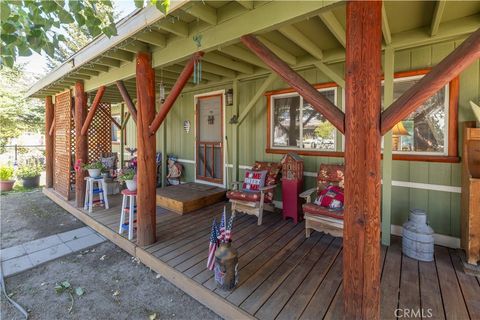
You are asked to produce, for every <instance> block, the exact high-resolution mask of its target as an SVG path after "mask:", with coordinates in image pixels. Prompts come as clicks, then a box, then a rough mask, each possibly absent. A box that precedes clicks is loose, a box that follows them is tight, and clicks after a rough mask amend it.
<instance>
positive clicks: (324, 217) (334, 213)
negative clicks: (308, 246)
mask: <svg viewBox="0 0 480 320" xmlns="http://www.w3.org/2000/svg"><path fill="white" fill-rule="evenodd" d="M344 172H345V168H344V166H343V165H339V164H321V165H320V168H319V170H318V173H317V187H316V188H312V189H309V190H307V191H304V192H302V193H301V194H300V197H301V198H304V199H305V204H304V205H303V206H302V207H303V213H304V218H305V233H306V237H307V238H308V237H310V233H311V231H312V229H313V230H316V231H319V232H325V233H328V234H331V235H332V236H334V237H342V236H343V210H332V209H328V208H325V207H322V206H319V205H317V204H315V203H313V202H312V195H314V196H315V198H314V199H313V200H315V199H316V198H317V197H318V196H319V194H320V192H321V191H322V190H323V189H325V188H326V187H328V186H329V185H336V186H339V187H342V188H343V184H344Z"/></svg>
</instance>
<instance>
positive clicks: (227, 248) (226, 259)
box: [215, 242, 238, 290]
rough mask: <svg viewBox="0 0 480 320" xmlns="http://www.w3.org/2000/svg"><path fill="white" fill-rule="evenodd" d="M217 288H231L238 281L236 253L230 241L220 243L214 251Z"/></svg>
mask: <svg viewBox="0 0 480 320" xmlns="http://www.w3.org/2000/svg"><path fill="white" fill-rule="evenodd" d="M215 282H216V283H217V288H220V289H222V290H232V289H233V288H235V286H236V285H237V283H238V254H237V250H236V249H235V248H233V247H232V243H231V242H227V243H221V244H220V246H219V247H218V249H217V250H216V252H215Z"/></svg>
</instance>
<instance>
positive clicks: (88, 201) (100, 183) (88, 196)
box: [83, 177, 109, 213]
mask: <svg viewBox="0 0 480 320" xmlns="http://www.w3.org/2000/svg"><path fill="white" fill-rule="evenodd" d="M85 180H86V181H87V184H86V186H85V203H84V206H83V209H84V210H87V209H88V212H90V213H91V212H92V210H93V204H94V203H97V202H98V203H100V205H102V206H105V209H108V208H109V206H108V196H107V192H106V190H107V185H106V184H105V179H103V178H102V177H98V178H92V177H86V178H85ZM95 183H96V184H97V188H95V187H94V185H95ZM96 194H98V199H97V200H93V196H94V195H96Z"/></svg>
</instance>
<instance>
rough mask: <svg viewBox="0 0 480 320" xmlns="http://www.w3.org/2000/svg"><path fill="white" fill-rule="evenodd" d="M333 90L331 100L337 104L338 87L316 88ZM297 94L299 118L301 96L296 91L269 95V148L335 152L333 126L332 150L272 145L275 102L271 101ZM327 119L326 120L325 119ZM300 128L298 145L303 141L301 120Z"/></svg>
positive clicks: (334, 131) (301, 102) (335, 141)
mask: <svg viewBox="0 0 480 320" xmlns="http://www.w3.org/2000/svg"><path fill="white" fill-rule="evenodd" d="M331 90H333V100H334V101H335V104H338V96H337V95H338V87H329V88H320V89H317V91H318V92H324V91H331ZM295 96H299V97H300V115H299V118H300V119H303V97H302V96H301V95H300V94H298V92H289V93H280V94H272V95H271V96H270V106H271V107H270V128H269V130H270V148H271V149H274V150H297V151H314V152H336V151H337V134H338V130H337V129H336V128H335V129H334V130H333V141H334V148H333V149H332V150H328V149H311V148H301V147H283V146H275V145H274V138H275V135H274V119H273V116H274V108H275V104H274V103H273V101H274V99H275V98H288V97H295ZM327 121H328V120H327ZM299 126H300V128H299V131H300V137H299V138H300V145H302V142H303V121H300V124H299ZM342 140H344V139H342Z"/></svg>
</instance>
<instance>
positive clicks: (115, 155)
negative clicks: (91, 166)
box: [99, 152, 118, 174]
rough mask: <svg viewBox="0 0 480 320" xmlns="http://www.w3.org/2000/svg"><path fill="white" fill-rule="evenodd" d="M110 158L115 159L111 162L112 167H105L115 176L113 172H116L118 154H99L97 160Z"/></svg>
mask: <svg viewBox="0 0 480 320" xmlns="http://www.w3.org/2000/svg"><path fill="white" fill-rule="evenodd" d="M111 157H114V158H115V159H114V160H113V165H112V166H106V167H107V168H106V169H107V170H108V171H109V172H112V173H113V174H115V172H116V171H117V162H118V153H117V152H100V157H99V160H100V161H101V160H102V158H111ZM102 163H104V162H103V161H102ZM104 165H105V164H104Z"/></svg>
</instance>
